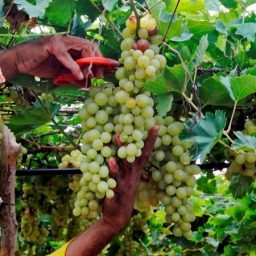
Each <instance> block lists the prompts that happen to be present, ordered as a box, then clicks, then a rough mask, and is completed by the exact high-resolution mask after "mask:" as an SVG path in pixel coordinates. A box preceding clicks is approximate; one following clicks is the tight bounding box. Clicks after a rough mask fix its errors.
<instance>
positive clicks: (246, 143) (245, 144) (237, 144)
mask: <svg viewBox="0 0 256 256" xmlns="http://www.w3.org/2000/svg"><path fill="white" fill-rule="evenodd" d="M234 134H235V135H236V137H237V139H235V140H234V142H233V144H232V147H233V148H234V149H239V150H242V151H245V152H254V153H256V137H254V136H249V135H245V134H243V133H242V132H240V131H238V132H234Z"/></svg>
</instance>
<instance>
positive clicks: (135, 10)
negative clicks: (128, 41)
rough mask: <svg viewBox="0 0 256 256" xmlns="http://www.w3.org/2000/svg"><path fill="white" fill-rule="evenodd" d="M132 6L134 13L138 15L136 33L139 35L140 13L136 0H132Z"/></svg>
mask: <svg viewBox="0 0 256 256" xmlns="http://www.w3.org/2000/svg"><path fill="white" fill-rule="evenodd" d="M130 7H131V10H132V11H133V12H134V15H135V17H136V22H137V23H136V35H137V36H138V31H139V29H140V15H139V13H138V11H137V9H136V6H135V2H134V0H130Z"/></svg>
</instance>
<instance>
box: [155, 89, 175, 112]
mask: <svg viewBox="0 0 256 256" xmlns="http://www.w3.org/2000/svg"><path fill="white" fill-rule="evenodd" d="M172 102H173V95H170V94H162V95H158V96H157V98H156V103H157V105H156V110H157V113H158V115H160V116H166V114H167V113H168V112H169V111H170V110H171V108H172Z"/></svg>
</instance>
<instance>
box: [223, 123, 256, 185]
mask: <svg viewBox="0 0 256 256" xmlns="http://www.w3.org/2000/svg"><path fill="white" fill-rule="evenodd" d="M244 134H245V135H250V136H255V134H256V125H255V123H254V122H253V121H252V120H249V119H248V120H246V122H245V124H244ZM233 158H234V159H232V162H231V164H230V166H229V167H228V169H227V172H226V174H225V175H226V177H227V178H228V179H231V177H232V176H233V175H236V174H241V175H243V176H248V177H251V178H253V179H254V180H256V154H255V153H253V152H238V153H233Z"/></svg>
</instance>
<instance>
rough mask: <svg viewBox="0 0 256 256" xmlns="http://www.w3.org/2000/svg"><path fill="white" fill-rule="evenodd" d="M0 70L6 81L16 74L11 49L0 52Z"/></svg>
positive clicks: (14, 54)
mask: <svg viewBox="0 0 256 256" xmlns="http://www.w3.org/2000/svg"><path fill="white" fill-rule="evenodd" d="M0 68H1V70H2V73H3V76H4V77H5V79H6V80H8V79H9V78H11V77H12V76H14V75H15V74H16V73H18V69H17V66H16V53H15V51H14V50H13V49H9V50H4V51H1V52H0Z"/></svg>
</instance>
